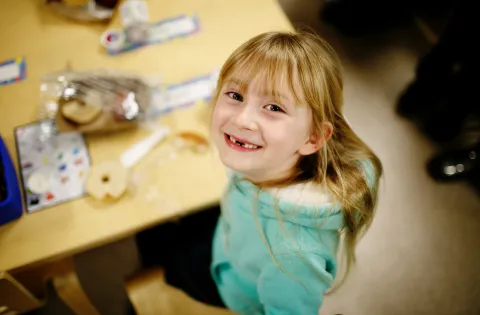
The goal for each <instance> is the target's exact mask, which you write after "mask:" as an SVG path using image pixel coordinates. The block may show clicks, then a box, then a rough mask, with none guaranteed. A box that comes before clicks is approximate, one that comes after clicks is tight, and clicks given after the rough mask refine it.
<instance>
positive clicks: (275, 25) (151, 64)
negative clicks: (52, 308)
mask: <svg viewBox="0 0 480 315" xmlns="http://www.w3.org/2000/svg"><path fill="white" fill-rule="evenodd" d="M42 2H43V1H40V0H22V1H18V0H2V1H1V2H0V12H1V19H0V42H1V48H0V61H2V60H6V59H10V58H14V57H20V56H24V57H25V58H26V63H27V78H26V80H25V81H24V82H20V83H16V84H12V85H9V86H0V134H1V135H2V137H3V138H4V139H5V140H6V143H7V147H8V149H9V151H10V153H11V154H12V157H13V158H14V159H15V160H16V153H15V144H14V137H13V128H14V127H16V126H19V125H22V124H26V123H29V122H33V121H35V120H37V119H38V106H39V97H40V82H41V77H42V75H43V74H46V73H49V72H52V71H56V70H61V69H63V68H64V67H65V65H66V63H67V62H70V63H71V64H72V66H73V68H74V69H98V68H109V69H120V70H127V71H135V72H138V73H142V74H147V75H161V77H162V78H163V82H166V83H177V82H182V81H184V80H187V79H189V78H193V77H195V76H199V75H204V74H207V73H209V72H211V71H212V70H214V69H218V68H219V67H220V66H221V65H222V63H223V61H224V60H225V59H226V58H227V56H228V55H229V54H230V53H231V52H232V50H233V49H234V48H236V47H237V46H238V45H239V44H241V43H242V42H244V41H245V40H247V39H248V38H250V37H252V36H254V35H256V34H258V33H261V32H264V31H269V30H289V29H292V27H291V25H290V23H289V21H288V20H287V18H286V17H285V15H284V13H283V12H282V11H281V9H280V7H279V6H278V4H277V3H276V1H275V0H243V1H234V0H176V1H168V0H154V1H152V0H150V1H148V5H149V10H150V19H151V20H152V21H156V20H160V19H166V18H170V17H175V16H178V15H180V14H197V15H198V17H199V21H200V28H201V30H200V32H199V33H198V34H195V35H192V36H190V37H187V38H181V39H176V40H173V41H170V42H166V43H163V44H160V45H155V46H149V47H144V48H142V49H140V50H137V51H134V52H130V53H126V54H123V55H118V56H109V55H107V54H106V53H105V52H104V50H103V49H102V47H101V46H100V44H99V38H100V35H101V34H102V32H103V31H104V30H105V29H106V26H105V25H100V24H92V25H86V24H81V23H76V22H72V21H69V20H67V19H66V18H63V17H61V16H58V15H57V14H55V13H54V12H52V11H50V9H49V8H47V7H46V6H44V5H43V4H42ZM116 20H117V19H116ZM113 23H116V24H118V21H115V20H114V22H113ZM206 107H207V106H206V105H203V106H196V107H191V108H189V109H186V110H177V111H175V112H173V113H172V114H169V115H166V116H164V117H162V118H161V119H160V121H159V122H158V123H162V124H166V125H168V126H170V127H171V129H172V131H174V132H178V131H182V130H195V131H197V132H200V133H203V134H205V135H208V119H207V117H208V114H207V112H208V109H207V108H206ZM146 135H148V132H147V131H145V130H143V129H140V130H136V131H132V132H124V133H122V134H115V135H110V136H101V137H100V136H96V137H94V136H89V137H88V139H87V140H88V146H89V149H90V154H91V159H92V162H93V163H98V162H101V161H103V160H107V159H112V158H117V157H118V156H119V155H120V154H121V153H122V152H123V151H124V150H125V149H127V148H128V147H129V146H130V145H131V144H133V143H135V142H137V141H139V140H140V139H142V138H143V137H145V136H146ZM161 149H162V145H160V146H159V147H158V148H157V149H155V150H161ZM155 150H154V151H153V152H152V153H151V154H150V155H149V156H147V157H146V158H145V159H144V160H143V161H142V162H141V163H140V164H139V165H138V167H137V170H135V171H136V172H139V173H140V174H147V173H148V176H147V177H148V180H145V181H143V182H141V184H139V186H137V187H136V189H135V190H134V192H132V193H129V194H128V195H127V196H125V197H124V198H122V199H121V200H120V201H118V202H116V203H108V204H106V203H100V202H94V201H93V200H92V199H91V198H88V197H85V198H82V199H78V200H75V201H72V202H68V203H64V204H61V205H58V206H55V207H52V208H48V209H44V210H40V211H39V212H36V213H32V214H24V215H23V217H22V218H20V219H19V220H17V221H15V222H12V223H10V224H7V225H4V226H1V227H0V271H11V270H16V269H19V268H21V269H25V267H34V266H35V265H39V264H41V263H44V262H46V261H55V260H58V259H62V258H65V257H69V256H71V255H73V254H75V253H79V252H81V251H83V250H86V249H89V248H93V247H96V246H100V245H103V244H106V243H109V242H112V241H115V240H118V239H121V238H124V237H126V236H130V235H133V234H134V233H135V232H137V231H139V230H141V229H145V228H147V227H150V226H153V225H155V224H158V223H161V222H164V221H166V220H171V219H172V218H175V217H179V216H184V215H186V214H188V213H190V212H193V211H196V210H199V209H202V208H204V207H207V206H209V205H211V204H214V203H216V202H218V201H219V197H220V194H221V190H222V188H223V186H224V184H225V173H224V170H223V167H222V166H221V164H220V162H219V161H218V158H217V157H216V154H215V153H212V154H204V155H199V154H194V153H188V152H186V153H182V154H178V155H177V156H176V157H174V158H173V159H169V160H168V161H166V162H165V163H163V165H160V163H155V161H152V159H153V157H155V156H158V154H159V153H158V152H157V153H155ZM146 165H148V169H149V170H151V172H146V171H145V168H147V166H146ZM142 167H143V169H142ZM142 172H143V173H142ZM147 183H148V185H147ZM147 186H148V187H147ZM152 189H154V190H155V191H156V192H157V193H159V194H160V195H161V198H165V199H166V200H169V201H170V202H168V204H169V205H172V204H174V205H175V206H165V207H162V206H161V205H159V204H158V203H157V204H156V205H155V206H154V205H152V200H151V198H150V197H148V191H149V190H152ZM27 269H28V268H27Z"/></svg>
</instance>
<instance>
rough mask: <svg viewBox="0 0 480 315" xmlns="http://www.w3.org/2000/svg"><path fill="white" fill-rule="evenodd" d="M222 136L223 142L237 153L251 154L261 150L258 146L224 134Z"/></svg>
mask: <svg viewBox="0 0 480 315" xmlns="http://www.w3.org/2000/svg"><path fill="white" fill-rule="evenodd" d="M224 135H225V142H226V143H227V144H228V146H229V147H231V148H233V149H236V150H238V151H242V152H251V151H256V150H259V149H261V148H262V147H261V146H259V145H256V144H253V143H249V142H246V141H245V140H243V139H238V138H235V137H233V136H231V135H229V134H224Z"/></svg>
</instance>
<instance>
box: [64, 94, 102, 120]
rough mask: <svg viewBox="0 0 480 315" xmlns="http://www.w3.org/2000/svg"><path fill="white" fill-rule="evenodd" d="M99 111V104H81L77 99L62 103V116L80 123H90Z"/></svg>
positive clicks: (100, 111) (98, 114)
mask: <svg viewBox="0 0 480 315" xmlns="http://www.w3.org/2000/svg"><path fill="white" fill-rule="evenodd" d="M101 113H102V109H101V108H100V107H99V106H90V105H86V104H82V103H80V102H79V101H77V100H72V101H69V102H67V103H65V104H63V105H62V115H63V117H65V118H67V119H68V120H71V121H73V122H74V123H77V124H80V125H85V124H89V123H91V122H92V121H94V120H95V119H97V118H98V116H100V114H101Z"/></svg>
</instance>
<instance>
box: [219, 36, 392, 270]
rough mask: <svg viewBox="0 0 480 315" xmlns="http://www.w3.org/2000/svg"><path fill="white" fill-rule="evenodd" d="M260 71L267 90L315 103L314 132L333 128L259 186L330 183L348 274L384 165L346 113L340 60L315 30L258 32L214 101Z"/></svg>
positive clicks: (228, 67) (226, 72)
mask: <svg viewBox="0 0 480 315" xmlns="http://www.w3.org/2000/svg"><path fill="white" fill-rule="evenodd" d="M259 75H260V76H261V80H259V82H265V84H266V90H267V91H269V92H270V93H271V94H272V95H273V96H278V94H279V87H283V86H285V84H287V86H288V87H289V89H290V91H291V93H292V94H293V96H294V98H295V101H296V102H297V103H299V104H307V105H308V106H310V108H311V109H312V114H313V115H312V116H313V121H312V128H313V130H312V132H315V133H318V134H319V136H320V137H321V138H323V139H325V138H326V137H328V136H327V135H323V134H322V133H323V132H324V130H325V128H323V126H324V123H325V122H329V123H331V124H332V126H333V133H332V136H331V138H330V140H329V141H328V142H327V143H325V144H324V145H323V147H322V148H321V149H320V150H319V151H317V152H316V153H314V154H311V155H308V156H304V157H301V158H300V159H299V161H298V163H297V165H296V167H295V169H294V170H292V173H291V175H290V176H289V177H288V178H285V179H282V180H281V181H275V182H268V183H256V184H257V185H258V186H259V187H265V186H284V185H290V184H293V183H298V182H305V181H314V182H317V183H319V184H323V185H326V186H327V187H328V189H329V191H330V193H331V194H332V196H333V197H334V200H335V201H336V202H338V203H339V204H340V206H341V209H342V212H343V216H344V220H345V227H344V229H343V230H342V232H343V233H344V245H345V247H344V248H345V251H346V258H347V260H346V272H345V275H346V274H347V273H348V271H349V270H350V267H351V265H352V264H353V263H354V262H355V246H356V244H357V241H358V239H359V237H360V235H362V233H363V232H364V231H365V230H366V229H368V227H369V226H370V224H371V222H372V219H373V215H374V210H375V206H376V202H377V187H378V180H379V178H380V176H381V173H382V167H381V163H380V160H379V159H378V158H377V157H376V156H375V154H374V153H373V152H372V150H370V148H369V147H368V146H367V145H366V144H365V143H364V142H363V141H362V140H361V139H360V138H359V137H358V136H357V135H356V134H355V133H354V132H353V130H352V129H351V128H350V126H349V125H348V123H347V121H346V120H345V118H344V116H343V113H342V108H343V82H342V75H341V69H340V62H339V59H338V57H337V55H336V53H335V51H334V50H333V49H332V48H331V47H330V46H329V45H328V44H327V43H326V42H325V41H324V40H322V39H321V38H320V37H318V36H317V35H315V34H311V33H294V32H292V33H284V32H270V33H264V34H261V35H258V36H256V37H254V38H252V39H250V40H248V41H247V42H245V43H244V44H243V45H241V46H240V47H239V48H237V49H236V50H235V51H234V52H233V53H232V55H231V56H230V57H229V58H228V59H227V61H226V62H225V64H224V65H223V67H222V69H221V71H220V76H219V79H218V84H217V91H216V93H215V95H214V98H213V101H214V103H216V101H217V99H218V97H219V94H220V90H221V89H222V87H223V85H224V84H225V83H226V82H227V81H229V80H234V81H235V82H237V83H239V84H240V90H241V91H242V92H243V91H246V90H247V89H248V82H251V81H252V80H253V79H254V78H257V76H259ZM365 162H367V163H368V164H370V165H371V166H372V172H373V173H372V174H369V175H367V174H366V173H365V164H364V163H365ZM368 176H370V177H371V179H372V182H369V180H368V178H367V177H368ZM344 278H345V277H344Z"/></svg>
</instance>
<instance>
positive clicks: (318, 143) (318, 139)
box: [298, 121, 333, 155]
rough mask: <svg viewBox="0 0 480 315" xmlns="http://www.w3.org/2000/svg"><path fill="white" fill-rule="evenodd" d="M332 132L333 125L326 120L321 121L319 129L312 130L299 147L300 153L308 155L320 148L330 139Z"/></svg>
mask: <svg viewBox="0 0 480 315" xmlns="http://www.w3.org/2000/svg"><path fill="white" fill-rule="evenodd" d="M332 134H333V125H332V124H331V123H330V122H329V121H327V122H324V123H322V127H321V130H319V131H315V132H312V134H311V135H310V137H309V138H308V139H307V141H306V142H305V144H304V145H302V146H301V147H300V149H299V150H298V153H299V154H300V155H310V154H313V153H315V152H317V151H318V150H320V149H321V148H322V147H323V146H324V145H325V144H326V143H327V142H328V140H330V138H331V137H332Z"/></svg>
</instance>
